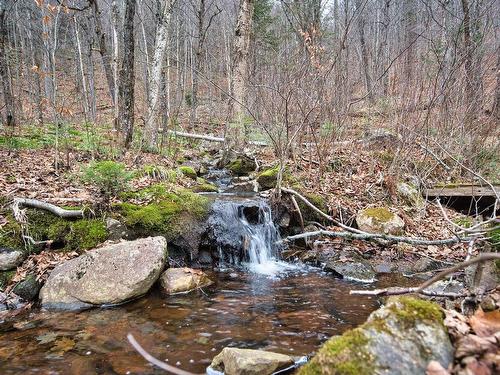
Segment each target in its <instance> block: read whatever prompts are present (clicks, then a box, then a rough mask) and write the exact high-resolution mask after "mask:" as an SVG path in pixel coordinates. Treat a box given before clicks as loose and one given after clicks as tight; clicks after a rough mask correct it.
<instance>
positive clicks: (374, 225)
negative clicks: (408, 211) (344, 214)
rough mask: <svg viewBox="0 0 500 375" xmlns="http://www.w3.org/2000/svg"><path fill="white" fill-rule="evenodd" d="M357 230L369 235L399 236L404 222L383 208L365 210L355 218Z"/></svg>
mask: <svg viewBox="0 0 500 375" xmlns="http://www.w3.org/2000/svg"><path fill="white" fill-rule="evenodd" d="M356 223H357V224H358V227H359V229H361V230H362V231H364V232H369V233H383V234H393V235H397V234H401V232H402V231H403V228H404V226H405V222H404V221H403V219H401V218H400V217H399V216H398V215H396V214H394V213H392V212H391V211H389V210H388V209H387V208H385V207H373V208H365V209H364V210H361V211H360V212H359V213H358V215H357V216H356Z"/></svg>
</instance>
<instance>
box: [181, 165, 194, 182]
mask: <svg viewBox="0 0 500 375" xmlns="http://www.w3.org/2000/svg"><path fill="white" fill-rule="evenodd" d="M179 170H180V171H181V172H182V174H183V175H184V176H186V177H189V178H192V179H193V180H196V177H197V173H196V171H195V170H194V168H193V167H189V166H187V165H181V166H180V167H179Z"/></svg>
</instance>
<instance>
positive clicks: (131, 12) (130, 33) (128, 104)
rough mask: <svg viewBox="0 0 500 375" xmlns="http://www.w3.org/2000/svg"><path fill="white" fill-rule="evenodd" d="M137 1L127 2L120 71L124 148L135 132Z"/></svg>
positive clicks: (120, 118)
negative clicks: (135, 21) (135, 24)
mask: <svg viewBox="0 0 500 375" xmlns="http://www.w3.org/2000/svg"><path fill="white" fill-rule="evenodd" d="M135 8H136V0H125V16H124V24H123V58H122V59H121V60H122V61H121V66H120V71H119V78H118V83H119V90H118V124H119V128H120V130H121V131H122V133H123V137H124V146H125V148H127V149H128V148H129V147H130V144H131V143H132V136H133V132H134V55H135V54H134V52H135V46H134V16H135Z"/></svg>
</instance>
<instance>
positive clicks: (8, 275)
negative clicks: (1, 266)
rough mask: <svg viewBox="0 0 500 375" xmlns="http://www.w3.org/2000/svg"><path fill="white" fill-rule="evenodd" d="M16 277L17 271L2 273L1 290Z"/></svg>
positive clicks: (0, 275)
mask: <svg viewBox="0 0 500 375" xmlns="http://www.w3.org/2000/svg"><path fill="white" fill-rule="evenodd" d="M15 275H16V270H12V271H0V290H4V289H5V288H6V287H7V285H9V283H10V281H11V280H12V279H13V278H14V276H15Z"/></svg>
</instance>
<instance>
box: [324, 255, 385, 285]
mask: <svg viewBox="0 0 500 375" xmlns="http://www.w3.org/2000/svg"><path fill="white" fill-rule="evenodd" d="M325 271H330V272H334V273H335V274H338V275H339V276H341V277H342V278H344V279H349V280H354V281H361V282H364V283H372V282H374V281H375V275H376V273H375V270H374V269H373V268H372V266H371V265H370V264H368V263H367V262H364V261H361V260H357V261H347V262H341V261H330V262H328V263H327V264H326V265H325Z"/></svg>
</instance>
